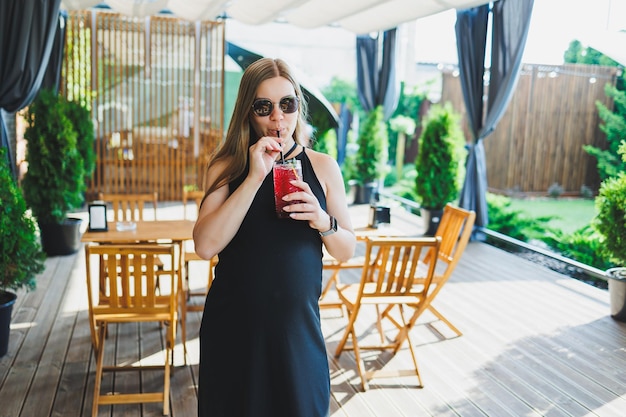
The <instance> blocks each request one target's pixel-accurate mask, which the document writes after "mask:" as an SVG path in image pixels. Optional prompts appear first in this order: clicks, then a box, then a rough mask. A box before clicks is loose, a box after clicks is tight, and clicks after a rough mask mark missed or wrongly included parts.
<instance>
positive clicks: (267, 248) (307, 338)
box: [198, 152, 330, 417]
mask: <svg viewBox="0 0 626 417" xmlns="http://www.w3.org/2000/svg"><path fill="white" fill-rule="evenodd" d="M296 158H297V159H300V160H301V161H302V175H303V179H304V180H305V181H306V182H307V183H308V184H309V185H310V187H311V189H312V190H313V193H314V194H315V195H316V197H317V198H318V200H319V202H320V205H321V206H322V208H323V209H326V197H325V195H324V193H323V190H322V187H321V185H320V183H319V181H318V179H317V177H316V176H315V173H314V172H313V169H312V166H311V162H310V160H309V158H308V156H307V155H306V153H305V152H301V153H300V154H299V155H298V156H296ZM242 180H243V177H242V178H240V180H239V181H236V182H235V183H233V184H231V185H230V191H231V193H232V191H233V190H234V189H235V188H236V187H237V186H239V184H241V181H242ZM321 285H322V241H321V238H320V236H319V233H318V232H317V231H316V230H313V229H311V228H310V227H309V225H308V223H307V222H305V221H296V220H292V219H278V218H277V217H276V213H275V210H274V186H273V181H272V174H271V172H270V174H269V175H268V176H267V178H265V181H264V182H263V185H262V186H261V188H260V189H259V191H258V193H257V195H256V197H255V199H254V202H253V203H252V206H251V207H250V210H249V211H248V213H247V214H246V217H245V219H244V220H243V223H242V224H241V227H240V229H239V231H238V232H237V234H236V235H235V237H234V238H233V240H232V241H231V242H230V243H229V244H228V246H226V247H225V248H224V250H223V251H222V252H221V253H220V254H219V263H218V264H217V267H216V271H215V280H214V282H213V285H212V286H211V289H210V291H209V294H208V296H207V299H206V304H205V307H204V313H203V317H202V325H201V328H200V376H199V385H198V413H199V416H200V417H280V416H289V417H324V416H326V415H327V414H328V409H329V399H330V377H329V371H328V360H327V357H326V346H325V344H324V338H323V335H322V332H321V326H320V315H319V307H318V299H319V296H320V292H321Z"/></svg>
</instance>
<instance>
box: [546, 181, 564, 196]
mask: <svg viewBox="0 0 626 417" xmlns="http://www.w3.org/2000/svg"><path fill="white" fill-rule="evenodd" d="M548 195H549V196H550V197H552V198H558V197H560V196H561V195H563V187H562V186H561V184H559V183H558V182H555V183H552V184H551V185H550V186H549V187H548Z"/></svg>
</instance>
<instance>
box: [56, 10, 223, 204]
mask: <svg viewBox="0 0 626 417" xmlns="http://www.w3.org/2000/svg"><path fill="white" fill-rule="evenodd" d="M224 59H225V41H224V24H223V22H188V21H185V20H181V19H177V18H174V17H169V16H156V17H155V16H153V17H150V18H134V17H129V16H125V15H120V14H116V13H110V12H106V11H96V10H91V11H80V12H71V13H70V14H69V17H68V21H67V40H66V49H65V58H64V62H63V70H62V81H61V87H60V90H61V93H62V94H64V95H65V96H67V97H68V99H70V100H81V101H82V102H83V103H86V104H87V106H88V107H89V108H90V110H91V112H92V115H93V118H94V120H95V121H96V123H95V131H96V145H95V146H96V152H97V162H96V170H95V172H94V174H93V176H92V178H91V181H89V183H88V197H89V198H93V197H94V196H96V195H97V194H98V193H99V192H104V193H121V192H127V193H147V192H154V191H156V192H158V194H159V200H180V199H181V198H182V190H183V187H184V186H185V185H191V186H196V187H198V188H201V187H202V181H203V177H204V171H205V168H206V163H207V161H208V158H209V156H210V154H211V153H212V152H213V151H214V149H215V148H216V147H217V146H218V144H219V143H220V142H221V140H222V136H223V123H224V122H223V121H224V114H223V112H224Z"/></svg>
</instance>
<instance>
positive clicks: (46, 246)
mask: <svg viewBox="0 0 626 417" xmlns="http://www.w3.org/2000/svg"><path fill="white" fill-rule="evenodd" d="M82 222H83V220H82V219H75V218H71V217H68V218H66V219H65V220H63V222H62V223H52V224H41V223H40V224H39V230H40V231H41V246H42V247H43V250H44V252H46V254H47V255H48V256H63V255H71V254H74V253H76V252H77V251H78V248H79V247H80V226H81V224H82Z"/></svg>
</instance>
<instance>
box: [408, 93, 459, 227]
mask: <svg viewBox="0 0 626 417" xmlns="http://www.w3.org/2000/svg"><path fill="white" fill-rule="evenodd" d="M459 120H460V117H459V115H458V114H456V113H455V112H454V111H453V109H452V107H451V106H450V105H449V104H446V105H445V106H441V105H433V106H432V107H431V108H430V110H429V111H428V113H427V114H426V116H425V117H424V121H423V129H422V134H421V135H420V137H419V153H418V155H417V159H416V161H415V167H416V171H417V177H416V179H415V192H416V194H417V195H418V197H419V198H420V204H421V208H422V209H421V216H422V218H424V221H425V222H426V225H427V228H426V235H427V236H434V234H435V232H436V230H437V226H438V225H439V220H440V219H441V215H442V214H443V208H444V206H445V205H446V204H447V203H449V202H451V201H453V200H455V199H456V198H457V197H458V193H459V163H460V161H461V157H462V152H463V144H464V138H463V133H462V131H461V128H460V125H459Z"/></svg>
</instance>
